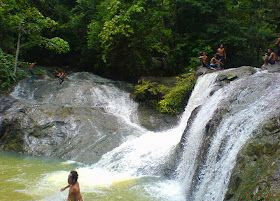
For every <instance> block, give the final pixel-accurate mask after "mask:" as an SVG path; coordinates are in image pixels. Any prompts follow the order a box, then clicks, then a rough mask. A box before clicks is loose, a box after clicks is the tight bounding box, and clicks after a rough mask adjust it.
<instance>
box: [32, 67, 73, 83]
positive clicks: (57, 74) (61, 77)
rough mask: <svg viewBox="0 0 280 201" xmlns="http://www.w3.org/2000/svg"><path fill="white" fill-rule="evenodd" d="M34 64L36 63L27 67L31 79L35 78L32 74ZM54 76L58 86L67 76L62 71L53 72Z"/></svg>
mask: <svg viewBox="0 0 280 201" xmlns="http://www.w3.org/2000/svg"><path fill="white" fill-rule="evenodd" d="M36 64H37V63H36V62H33V63H30V64H29V67H28V70H29V73H30V75H31V78H32V79H33V78H34V76H35V73H34V71H33V69H34V67H35V66H36ZM54 76H55V77H57V78H58V80H59V84H62V83H63V82H64V80H65V78H66V76H67V75H66V73H65V72H64V71H57V70H56V71H55V72H54Z"/></svg>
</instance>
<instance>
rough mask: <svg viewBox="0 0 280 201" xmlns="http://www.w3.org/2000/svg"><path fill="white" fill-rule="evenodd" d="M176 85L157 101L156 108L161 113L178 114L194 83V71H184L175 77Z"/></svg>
mask: <svg viewBox="0 0 280 201" xmlns="http://www.w3.org/2000/svg"><path fill="white" fill-rule="evenodd" d="M177 79H178V80H177V83H176V86H175V87H173V88H171V89H170V90H169V92H168V93H167V94H166V95H165V96H164V97H163V99H162V100H161V101H159V104H158V109H159V111H160V112H162V113H169V114H178V113H180V112H182V111H183V109H184V106H185V103H186V101H187V99H188V98H189V97H190V95H191V92H192V89H193V87H194V85H195V81H196V76H195V73H194V72H190V73H186V74H183V75H181V76H180V77H178V78H177Z"/></svg>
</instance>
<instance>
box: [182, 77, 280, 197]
mask: <svg viewBox="0 0 280 201" xmlns="http://www.w3.org/2000/svg"><path fill="white" fill-rule="evenodd" d="M272 83H273V84H272ZM279 84H280V76H279V75H278V74H276V75H271V74H270V75H269V74H266V73H256V74H255V75H253V76H251V77H249V78H244V79H240V80H238V81H235V82H233V83H231V84H230V85H228V86H226V87H223V88H221V89H220V90H218V91H216V92H215V93H214V94H213V96H212V97H211V98H210V99H209V100H208V101H207V102H206V103H205V104H204V105H203V106H202V107H201V108H200V111H199V112H198V114H197V116H196V118H195V120H194V121H193V123H192V125H191V127H190V128H189V129H188V131H187V135H186V139H185V144H184V152H183V158H182V160H181V161H180V164H179V166H178V169H177V173H178V174H177V179H178V180H179V181H181V182H182V184H183V186H184V187H185V191H186V198H187V201H205V200H213V201H221V200H223V199H224V196H225V193H226V191H227V186H228V182H229V179H230V175H231V171H232V169H233V168H234V166H235V160H236V157H237V154H238V152H239V151H240V150H241V148H242V147H243V145H244V144H245V143H246V142H247V141H248V140H249V139H250V138H251V137H252V136H253V134H254V131H256V130H257V129H258V128H259V127H260V126H262V125H263V123H264V122H265V120H267V119H269V118H272V117H274V116H275V115H277V112H279V108H280V104H279V103H278V101H277V100H278V99H279V97H280V87H279ZM222 107H224V108H226V109H227V113H226V114H225V115H223V118H222V119H221V122H220V123H219V124H218V127H217V128H216V131H215V132H214V133H211V134H210V135H213V138H212V140H210V142H207V144H208V145H209V146H206V147H203V143H205V141H204V140H205V139H206V135H207V132H205V129H206V124H207V123H208V122H209V120H210V119H212V118H214V116H215V115H216V113H217V112H218V109H221V108H222ZM224 108H223V109H224ZM208 135H209V133H208ZM208 139H209V138H208ZM202 149H206V150H202ZM202 153H204V154H203V155H199V154H202Z"/></svg>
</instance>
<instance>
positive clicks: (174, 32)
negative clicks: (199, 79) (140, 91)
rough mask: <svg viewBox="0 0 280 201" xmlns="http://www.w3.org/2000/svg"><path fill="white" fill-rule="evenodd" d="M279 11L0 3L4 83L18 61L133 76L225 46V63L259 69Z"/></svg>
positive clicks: (115, 2) (222, 0) (143, 3)
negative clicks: (257, 67)
mask: <svg viewBox="0 0 280 201" xmlns="http://www.w3.org/2000/svg"><path fill="white" fill-rule="evenodd" d="M279 10H280V4H279V0H267V1H264V0H208V1H204V0H99V1H97V0H0V48H1V52H0V57H1V58H0V61H1V63H0V65H1V68H0V70H1V87H2V88H3V87H6V85H7V82H13V80H16V79H17V76H19V77H22V74H21V73H19V74H18V73H17V68H16V67H17V66H19V70H20V68H21V67H23V66H24V65H21V64H19V65H18V64H15V62H14V60H17V59H16V58H19V60H20V61H27V62H33V61H37V63H38V64H39V65H45V66H68V67H69V68H70V69H78V70H80V69H81V70H86V71H91V72H94V73H96V74H99V75H102V76H105V77H109V78H113V79H118V80H127V81H136V80H137V79H138V78H139V77H141V76H147V75H149V76H173V75H178V74H181V73H184V72H186V70H187V71H188V70H189V69H191V68H194V67H195V66H197V62H198V61H197V56H198V53H199V52H200V51H206V52H208V53H209V54H210V55H211V54H213V53H215V51H216V49H217V47H218V45H219V44H221V43H223V44H224V46H225V47H226V50H227V54H228V58H227V63H226V67H227V68H229V67H238V66H240V65H255V66H258V65H260V62H261V59H262V57H261V56H262V55H263V53H264V51H265V49H266V48H267V47H270V46H271V44H273V40H275V37H276V35H277V33H278V32H280V26H279V25H280V12H279ZM3 82H5V84H4V85H3Z"/></svg>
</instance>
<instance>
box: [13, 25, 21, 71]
mask: <svg viewBox="0 0 280 201" xmlns="http://www.w3.org/2000/svg"><path fill="white" fill-rule="evenodd" d="M20 39H21V28H19V31H18V40H17V50H16V59H15V67H14V74H16V72H17V63H18V56H19V50H20Z"/></svg>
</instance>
